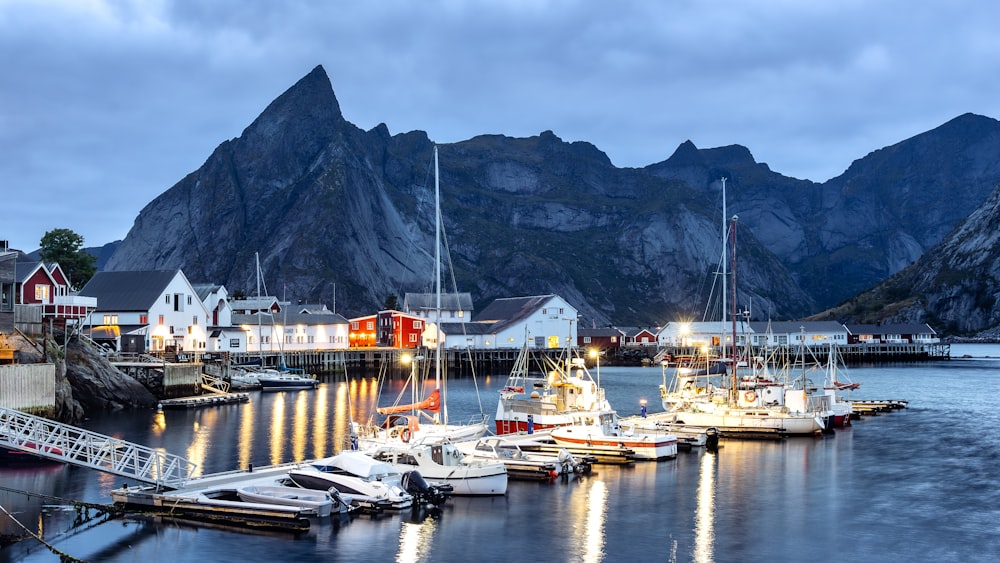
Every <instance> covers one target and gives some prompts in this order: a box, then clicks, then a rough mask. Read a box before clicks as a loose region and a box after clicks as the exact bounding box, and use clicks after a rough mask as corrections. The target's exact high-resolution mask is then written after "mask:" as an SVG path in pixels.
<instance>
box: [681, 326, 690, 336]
mask: <svg viewBox="0 0 1000 563" xmlns="http://www.w3.org/2000/svg"><path fill="white" fill-rule="evenodd" d="M680 331H681V336H687V335H689V334H691V324H690V323H681V326H680Z"/></svg>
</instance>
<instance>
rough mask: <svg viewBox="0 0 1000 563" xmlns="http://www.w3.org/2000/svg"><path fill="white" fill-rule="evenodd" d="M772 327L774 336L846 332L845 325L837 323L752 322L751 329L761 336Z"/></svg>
mask: <svg viewBox="0 0 1000 563" xmlns="http://www.w3.org/2000/svg"><path fill="white" fill-rule="evenodd" d="M768 327H770V330H771V333H772V334H797V333H799V332H800V331H802V329H805V331H806V332H846V330H847V329H845V328H844V325H842V324H840V323H838V322H837V321H750V328H751V329H752V330H753V331H754V332H756V333H759V334H763V333H766V332H767V331H768Z"/></svg>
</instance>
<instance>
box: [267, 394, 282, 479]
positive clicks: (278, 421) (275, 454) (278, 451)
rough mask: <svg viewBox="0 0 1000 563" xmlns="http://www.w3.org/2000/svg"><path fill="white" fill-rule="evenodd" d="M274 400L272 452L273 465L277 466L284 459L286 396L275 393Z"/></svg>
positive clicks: (272, 404)
mask: <svg viewBox="0 0 1000 563" xmlns="http://www.w3.org/2000/svg"><path fill="white" fill-rule="evenodd" d="M273 396H274V400H273V401H272V402H271V435H270V440H271V443H270V444H269V445H270V450H271V457H270V462H271V465H277V464H279V463H281V462H283V461H284V460H283V459H282V446H283V445H284V437H285V394H284V393H274V394H273Z"/></svg>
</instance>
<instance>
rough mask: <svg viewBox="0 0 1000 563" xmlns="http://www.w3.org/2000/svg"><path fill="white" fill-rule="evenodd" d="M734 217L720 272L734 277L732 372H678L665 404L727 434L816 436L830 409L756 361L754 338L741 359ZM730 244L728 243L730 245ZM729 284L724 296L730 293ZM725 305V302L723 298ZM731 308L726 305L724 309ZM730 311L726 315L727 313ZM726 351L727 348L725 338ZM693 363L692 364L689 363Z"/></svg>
mask: <svg viewBox="0 0 1000 563" xmlns="http://www.w3.org/2000/svg"><path fill="white" fill-rule="evenodd" d="M725 186H726V183H725V178H723V179H722V199H723V217H725V215H726V212H725V198H726V196H725V189H726V188H725ZM737 219H738V217H736V216H735V215H734V216H733V217H732V219H731V220H729V221H728V223H724V229H723V233H724V236H723V254H722V269H721V275H722V277H723V280H725V279H726V277H727V274H728V275H729V276H731V277H732V284H731V285H732V287H731V290H732V302H731V307H732V309H731V311H729V314H730V315H731V321H732V345H731V356H730V358H731V359H730V363H729V368H730V369H729V372H728V374H727V375H726V376H724V377H721V378H719V381H716V382H710V381H708V380H706V382H705V383H703V384H699V383H698V379H696V378H694V377H692V376H691V375H690V372H687V373H685V372H682V371H680V368H678V371H677V372H676V373H675V381H677V382H679V383H680V385H678V386H677V387H675V389H680V391H674V392H667V391H666V390H665V385H664V386H661V397H662V401H663V408H664V410H666V411H667V412H669V413H672V414H673V417H672V420H673V421H674V422H676V423H677V424H684V425H687V426H693V427H701V428H706V429H707V428H716V429H718V431H720V432H721V433H722V435H723V436H727V437H739V436H740V435H744V436H746V435H753V436H758V435H761V434H770V435H774V436H778V437H780V436H796V435H813V434H816V433H818V432H821V431H823V430H824V428H825V427H826V417H827V416H828V415H829V412H828V411H825V410H822V409H820V408H818V407H817V405H816V403H817V401H815V400H814V399H811V398H810V397H808V396H807V393H806V391H805V389H801V388H795V387H793V386H790V385H788V384H787V382H784V381H779V380H777V378H775V377H772V376H771V375H769V374H768V373H767V372H761V371H760V370H761V368H763V367H766V364H759V363H757V362H751V361H750V360H751V358H750V353H749V338H747V353H746V354H745V356H746V357H745V358H741V357H740V353H739V350H738V347H737V326H736V324H737V318H738V317H739V315H738V314H737V312H736V222H737ZM727 242H728V244H727ZM727 253H728V254H729V256H730V264H729V266H730V268H729V272H727V271H726V266H727V262H726V256H727ZM726 293H727V292H726V289H725V286H724V288H723V291H722V294H723V299H725V297H726ZM723 303H725V301H723ZM722 309H723V311H725V310H726V307H725V305H723V307H722ZM724 314H725V313H724ZM722 342H723V344H722V345H723V350H725V348H724V346H725V344H724V342H725V341H724V339H723V340H722ZM688 367H690V366H688Z"/></svg>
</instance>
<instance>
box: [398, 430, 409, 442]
mask: <svg viewBox="0 0 1000 563" xmlns="http://www.w3.org/2000/svg"><path fill="white" fill-rule="evenodd" d="M399 439H400V440H402V441H403V443H404V444H408V443H409V442H410V429H409V428H404V429H403V433H402V434H400V435H399Z"/></svg>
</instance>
